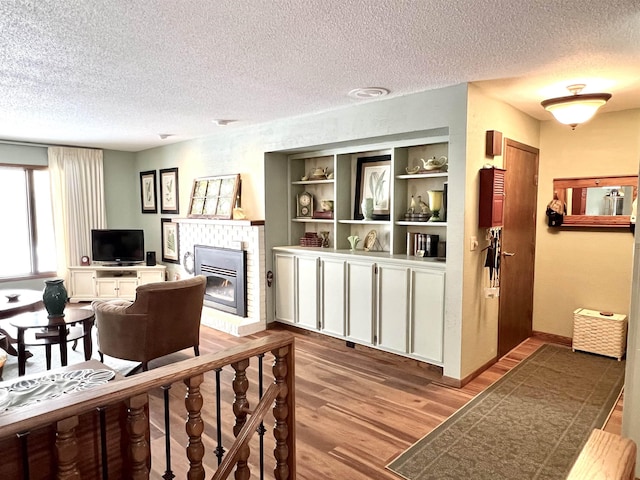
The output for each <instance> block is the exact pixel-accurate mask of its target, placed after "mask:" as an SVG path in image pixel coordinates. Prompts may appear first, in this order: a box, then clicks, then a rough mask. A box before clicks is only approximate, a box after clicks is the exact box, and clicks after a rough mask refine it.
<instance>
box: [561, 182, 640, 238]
mask: <svg viewBox="0 0 640 480" xmlns="http://www.w3.org/2000/svg"><path fill="white" fill-rule="evenodd" d="M618 185H621V186H625V187H626V186H631V187H633V199H634V200H635V199H636V198H637V196H638V176H637V175H619V176H617V177H578V178H554V179H553V191H554V193H557V195H558V199H559V200H561V201H563V202H564V203H565V204H566V203H567V199H566V194H567V188H589V187H615V186H618ZM630 225H631V216H630V215H565V216H564V219H563V222H562V226H563V227H565V226H566V227H628V226H630Z"/></svg>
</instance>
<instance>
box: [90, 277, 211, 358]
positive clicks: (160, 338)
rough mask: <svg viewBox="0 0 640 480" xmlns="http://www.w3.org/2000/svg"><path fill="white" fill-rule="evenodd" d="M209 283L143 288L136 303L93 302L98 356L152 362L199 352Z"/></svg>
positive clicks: (184, 282) (197, 280)
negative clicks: (188, 350) (187, 351)
mask: <svg viewBox="0 0 640 480" xmlns="http://www.w3.org/2000/svg"><path fill="white" fill-rule="evenodd" d="M206 283H207V280H206V277H204V276H202V275H199V276H197V277H193V278H189V279H186V280H176V281H172V282H158V283H148V284H146V285H141V286H139V287H138V288H137V289H136V299H135V301H134V302H129V301H123V300H110V301H98V300H97V301H95V302H93V303H92V307H93V310H94V312H95V314H96V324H97V328H98V353H99V354H100V359H102V358H103V354H104V355H109V356H111V357H116V358H121V359H124V360H132V361H139V362H142V369H143V370H145V371H146V370H147V363H148V362H149V361H150V360H153V359H154V358H158V357H162V356H164V355H168V354H170V353H173V352H177V351H179V350H183V349H185V348H189V347H193V350H194V353H195V355H196V356H198V355H199V354H200V351H199V345H200V316H201V314H202V302H203V300H204V292H205V286H206Z"/></svg>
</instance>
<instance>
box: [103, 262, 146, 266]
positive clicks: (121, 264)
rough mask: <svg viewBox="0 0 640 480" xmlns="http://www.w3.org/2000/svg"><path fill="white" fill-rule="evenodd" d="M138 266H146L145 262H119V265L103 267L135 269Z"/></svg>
mask: <svg viewBox="0 0 640 480" xmlns="http://www.w3.org/2000/svg"><path fill="white" fill-rule="evenodd" d="M138 265H144V262H118V263H103V264H102V265H101V266H102V267H135V266H138Z"/></svg>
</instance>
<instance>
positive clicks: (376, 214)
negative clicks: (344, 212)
mask: <svg viewBox="0 0 640 480" xmlns="http://www.w3.org/2000/svg"><path fill="white" fill-rule="evenodd" d="M391 180H392V178H391V155H378V156H374V157H361V158H358V163H357V168H356V191H355V198H354V211H353V218H354V219H355V220H362V219H363V218H364V214H363V212H362V200H363V199H365V198H372V199H373V215H372V219H373V220H389V219H390V218H391V215H390V196H391Z"/></svg>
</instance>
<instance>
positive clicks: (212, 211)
mask: <svg viewBox="0 0 640 480" xmlns="http://www.w3.org/2000/svg"><path fill="white" fill-rule="evenodd" d="M239 196H240V174H233V175H218V176H215V177H202V178H196V179H195V180H194V181H193V188H192V190H191V201H190V203H189V214H188V215H187V216H188V217H189V218H215V219H220V220H231V219H232V218H233V209H234V207H236V206H237V205H238V204H239Z"/></svg>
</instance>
